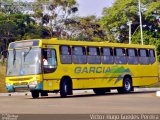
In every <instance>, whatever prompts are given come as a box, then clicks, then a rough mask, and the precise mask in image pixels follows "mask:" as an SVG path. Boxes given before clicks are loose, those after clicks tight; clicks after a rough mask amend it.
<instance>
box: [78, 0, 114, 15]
mask: <svg viewBox="0 0 160 120" xmlns="http://www.w3.org/2000/svg"><path fill="white" fill-rule="evenodd" d="M114 1H115V0H77V2H78V5H79V10H78V15H80V16H88V15H96V16H101V15H102V11H103V8H104V7H110V6H112V4H113V3H114Z"/></svg>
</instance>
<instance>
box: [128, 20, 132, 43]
mask: <svg viewBox="0 0 160 120" xmlns="http://www.w3.org/2000/svg"><path fill="white" fill-rule="evenodd" d="M127 25H128V26H129V44H131V39H132V35H131V25H132V21H128V22H127Z"/></svg>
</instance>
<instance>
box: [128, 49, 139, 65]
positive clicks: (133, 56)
mask: <svg viewBox="0 0 160 120" xmlns="http://www.w3.org/2000/svg"><path fill="white" fill-rule="evenodd" d="M127 56H128V64H138V55H137V50H136V49H133V48H131V49H127Z"/></svg>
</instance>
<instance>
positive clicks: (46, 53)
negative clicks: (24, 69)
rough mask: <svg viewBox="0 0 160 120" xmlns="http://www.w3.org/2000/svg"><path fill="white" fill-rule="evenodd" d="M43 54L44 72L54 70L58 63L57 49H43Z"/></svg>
mask: <svg viewBox="0 0 160 120" xmlns="http://www.w3.org/2000/svg"><path fill="white" fill-rule="evenodd" d="M42 56H43V59H42V61H43V68H44V73H51V72H54V71H55V69H56V65H57V60H56V51H55V50H54V49H50V48H49V49H43V51H42Z"/></svg>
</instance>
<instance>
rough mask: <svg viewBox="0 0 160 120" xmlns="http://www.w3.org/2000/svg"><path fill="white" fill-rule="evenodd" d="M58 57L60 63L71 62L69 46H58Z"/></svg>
mask: <svg viewBox="0 0 160 120" xmlns="http://www.w3.org/2000/svg"><path fill="white" fill-rule="evenodd" d="M60 58H61V63H62V64H71V63H72V56H71V48H70V47H69V46H60Z"/></svg>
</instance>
